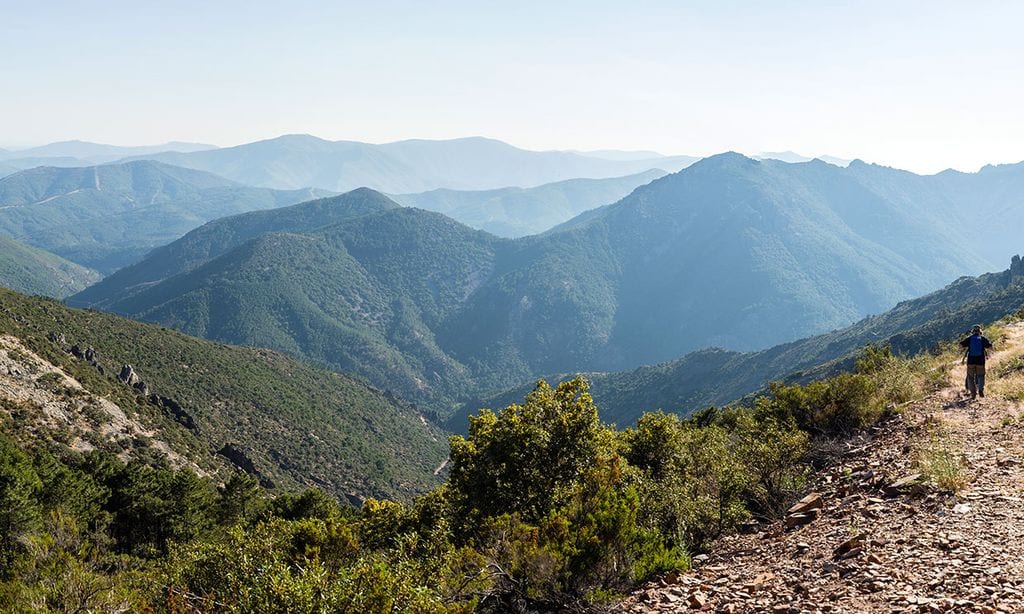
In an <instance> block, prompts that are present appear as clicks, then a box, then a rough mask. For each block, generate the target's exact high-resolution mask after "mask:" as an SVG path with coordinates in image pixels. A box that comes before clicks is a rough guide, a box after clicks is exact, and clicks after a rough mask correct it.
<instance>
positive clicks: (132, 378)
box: [117, 365, 142, 386]
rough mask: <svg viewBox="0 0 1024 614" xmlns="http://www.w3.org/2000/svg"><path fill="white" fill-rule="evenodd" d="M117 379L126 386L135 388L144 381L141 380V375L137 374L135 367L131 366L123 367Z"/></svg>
mask: <svg viewBox="0 0 1024 614" xmlns="http://www.w3.org/2000/svg"><path fill="white" fill-rule="evenodd" d="M117 379H119V380H121V381H122V382H124V383H125V384H128V385H129V386H134V385H135V384H137V383H139V382H140V381H142V380H141V379H140V378H139V375H138V374H137V373H135V367H133V366H131V365H124V366H123V367H121V372H120V373H118V374H117Z"/></svg>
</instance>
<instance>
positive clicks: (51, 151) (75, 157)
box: [0, 141, 216, 176]
mask: <svg viewBox="0 0 1024 614" xmlns="http://www.w3.org/2000/svg"><path fill="white" fill-rule="evenodd" d="M204 149H216V147H215V146H213V145H204V144H202V143H182V142H178V141H172V142H170V143H163V144H161V145H143V146H128V147H125V146H121V145H105V144H103V143H90V142H88V141H61V142H59V143H50V144H48V145H41V146H39V147H29V148H25V149H16V150H2V149H0V176H2V175H3V174H5V173H4V167H6V168H9V169H13V170H24V169H27V168H34V167H36V166H62V167H74V166H91V165H93V164H105V163H107V162H114V161H117V160H120V159H122V158H126V157H129V156H140V155H147V154H156V153H161V152H165V151H177V152H193V151H202V150H204ZM13 170H12V171H11V172H13Z"/></svg>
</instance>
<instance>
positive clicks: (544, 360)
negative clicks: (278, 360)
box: [70, 154, 1022, 414]
mask: <svg viewBox="0 0 1024 614" xmlns="http://www.w3.org/2000/svg"><path fill="white" fill-rule="evenodd" d="M997 170H998V172H997ZM1021 170H1022V169H1021V167H1014V168H1007V169H996V170H986V171H983V172H981V173H978V174H976V175H974V176H961V175H956V176H948V177H943V176H937V177H920V176H917V175H913V174H911V173H903V172H901V171H893V170H892V169H886V168H883V167H877V166H874V165H868V164H864V163H863V162H856V161H855V162H854V163H852V164H851V165H850V166H849V167H848V168H840V167H837V166H834V165H830V164H826V163H824V162H821V161H812V162H808V163H803V164H786V163H782V162H777V161H771V160H767V161H756V160H752V159H749V158H745V157H743V156H740V155H738V154H723V155H719V156H713V157H711V158H707V159H704V160H702V161H700V162H698V163H696V164H694V165H692V166H690V167H688V168H687V169H685V170H683V171H681V172H678V173H675V174H672V175H668V176H666V177H662V178H661V179H657V180H655V181H653V182H651V183H649V184H647V185H644V186H641V187H639V188H637V189H636V190H634V191H633V192H632V193H631V194H630V195H628V196H627V197H625V198H623V199H622V200H621V201H619V202H618V203H616V204H614V205H610V206H606V207H603V208H600V209H597V210H595V211H591V212H588V213H585V214H583V215H581V216H580V217H579V218H577V219H576V220H573V221H570V222H568V223H566V224H564V225H563V226H562V227H561V228H559V229H556V230H554V231H551V232H548V233H545V234H543V235H540V236H531V237H525V238H520V239H516V240H508V239H500V238H497V237H494V236H493V235H490V234H487V233H483V232H480V231H476V230H472V229H470V228H467V227H466V226H463V225H461V224H459V223H457V222H455V221H453V220H450V219H449V218H446V217H444V216H441V215H438V214H436V213H432V212H426V211H422V210H419V209H414V208H399V207H397V206H396V204H395V203H394V202H393V201H391V200H390V199H388V198H386V197H385V196H383V195H381V194H378V193H375V192H373V191H370V190H358V191H356V192H352V193H349V194H346V195H343V196H340V197H336V198H333V199H326V200H321V201H315V202H313V203H306V204H300V205H295V206H292V207H287V208H283V209H277V210H270V211H263V212H257V213H251V214H243V215H241V216H235V217H232V218H226V219H222V220H217V221H214V222H211V223H209V224H207V225H206V226H204V227H201V228H199V229H197V230H195V231H193V233H191V234H190V235H186V236H185V237H183V238H182V239H181V240H179V241H177V242H175V243H172V244H170V245H168V246H167V247H165V248H162V249H161V250H157V251H155V252H154V253H153V254H152V255H151V256H150V257H148V258H146V259H144V260H142V261H141V262H139V263H138V264H136V265H134V266H132V267H129V268H126V269H125V270H123V271H120V272H118V273H116V274H114V275H112V276H110V277H109V278H108V279H106V280H104V281H103V282H102V283H101V284H99V285H97V286H96V287H94V288H90V289H87V290H86V291H84V292H82V293H80V294H79V295H76V296H75V297H72V299H70V300H71V302H72V303H73V304H76V305H82V306H92V307H97V308H102V309H108V310H111V311H114V312H117V313H121V314H125V315H129V316H131V317H135V318H140V319H144V320H148V321H153V322H159V323H161V324H164V325H168V326H172V327H175V328H179V329H181V330H183V331H186V332H188V333H190V334H195V335H198V336H204V337H209V338H212V339H217V340H221V341H227V342H231V343H241V344H247V345H260V346H270V347H273V348H277V349H281V350H284V351H287V352H290V353H293V354H295V355H297V356H303V357H305V358H307V359H311V360H314V361H316V362H319V363H322V364H325V365H328V366H331V367H332V368H336V369H341V370H349V371H353V372H356V373H359V374H361V375H363V376H365V377H367V378H369V379H370V381H371V382H373V383H374V384H375V385H377V386H380V387H387V388H390V389H393V390H395V391H397V392H399V393H400V394H401V395H403V396H406V397H407V398H410V399H413V400H415V401H417V402H419V403H423V404H425V405H426V406H427V407H429V408H430V409H434V410H437V411H438V412H440V413H442V414H444V413H448V412H450V411H451V410H452V409H453V408H454V407H456V406H457V405H458V402H459V400H460V399H465V398H468V397H469V396H471V395H473V394H478V393H479V392H481V391H484V390H498V389H504V388H507V387H509V386H514V385H517V384H519V383H521V382H523V381H526V380H528V379H530V378H532V377H536V376H538V375H541V374H545V373H559V372H566V371H614V370H621V369H630V368H634V367H637V366H640V365H644V364H652V363H658V362H662V361H666V360H671V359H673V358H676V357H678V356H681V355H683V354H686V353H687V352H690V351H693V350H697V349H700V348H706V347H710V346H720V347H724V348H728V349H731V350H758V349H762V348H767V347H770V346H772V345H776V344H778V343H782V342H786V341H790V340H793V339H798V338H802V337H806V336H808V335H812V334H816V333H822V332H825V331H828V330H832V329H835V328H837V327H841V326H845V325H848V324H849V323H851V322H854V321H856V320H857V319H859V318H862V317H864V316H865V315H867V314H871V313H879V312H881V311H884V310H886V309H888V308H890V307H892V306H893V305H894V304H896V303H897V302H898V301H900V300H904V299H907V298H911V297H914V296H920V295H922V294H924V293H926V292H929V291H932V290H934V289H936V288H939V287H941V286H942V285H943V284H945V283H948V281H949V280H951V279H955V278H956V277H958V276H960V275H961V274H963V273H965V272H966V273H972V274H973V273H980V272H983V271H985V270H991V269H992V268H995V267H994V266H991V265H990V260H989V255H990V254H991V253H994V250H996V249H1001V250H1002V252H1003V253H1009V252H1011V251H1013V247H1012V246H1010V245H1007V244H1008V243H1013V242H1015V240H1016V239H1015V238H1013V237H1009V236H1006V235H1005V233H1002V231H999V232H993V233H991V234H990V236H989V238H990V239H993V240H992V241H988V242H984V244H982V242H979V241H974V240H972V237H971V236H970V234H969V233H965V232H963V230H962V228H963V225H964V224H965V223H966V222H965V220H966V219H969V218H970V216H971V215H973V214H975V213H976V212H984V211H987V210H993V211H995V210H1005V209H1007V208H1009V210H1013V211H1016V209H1015V207H1018V206H1019V205H1017V204H1015V203H1016V201H1015V200H1013V197H1014V193H1013V191H1012V190H1010V189H1007V188H1006V186H1008V185H1013V182H1014V181H1015V178H1016V177H1018V176H1019V174H1020V172H1021ZM989 180H994V181H995V182H996V183H997V184H998V185H997V186H989V185H988V182H989ZM937 182H949V183H954V182H961V184H962V186H961V188H959V189H960V190H961V192H960V193H961V194H969V193H974V192H977V193H979V194H986V195H988V196H987V197H986V198H985V199H982V200H980V201H979V200H974V199H967V200H959V199H956V198H946V199H937V198H935V195H936V194H939V193H941V192H942V190H943V186H942V185H936V183H937ZM958 185H960V184H958ZM353 203H359V204H360V205H359V206H353ZM336 208H337V209H338V210H339V211H340V213H337V214H335V213H331V212H334V211H335V209H336ZM1018 217H1020V216H1018ZM239 229H243V230H239ZM995 239H998V240H999V241H1003V242H1004V244H1000V243H999V242H998V241H996V240H995Z"/></svg>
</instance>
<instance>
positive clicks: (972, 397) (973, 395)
mask: <svg viewBox="0 0 1024 614" xmlns="http://www.w3.org/2000/svg"><path fill="white" fill-rule="evenodd" d="M976 396H978V395H976V394H972V395H971V400H972V401H973V400H974V398H975V397H976ZM981 396H985V395H981Z"/></svg>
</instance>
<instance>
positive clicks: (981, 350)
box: [967, 335, 985, 356]
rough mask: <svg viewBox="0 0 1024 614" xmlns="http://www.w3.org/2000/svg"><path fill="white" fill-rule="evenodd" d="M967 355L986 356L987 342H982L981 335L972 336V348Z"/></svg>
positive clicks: (970, 347)
mask: <svg viewBox="0 0 1024 614" xmlns="http://www.w3.org/2000/svg"><path fill="white" fill-rule="evenodd" d="M967 353H968V354H969V355H971V356H984V355H985V342H984V341H983V340H982V336H981V335H971V339H970V346H969V348H968V350H967Z"/></svg>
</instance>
